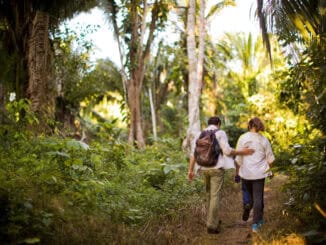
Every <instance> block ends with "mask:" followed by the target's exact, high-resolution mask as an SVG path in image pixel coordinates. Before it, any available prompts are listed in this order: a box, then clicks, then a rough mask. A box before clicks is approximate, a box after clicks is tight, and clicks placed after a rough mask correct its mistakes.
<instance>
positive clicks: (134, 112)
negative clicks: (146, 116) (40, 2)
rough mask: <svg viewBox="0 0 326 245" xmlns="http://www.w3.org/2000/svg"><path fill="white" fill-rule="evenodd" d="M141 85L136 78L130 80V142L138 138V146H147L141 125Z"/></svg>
mask: <svg viewBox="0 0 326 245" xmlns="http://www.w3.org/2000/svg"><path fill="white" fill-rule="evenodd" d="M140 101H141V87H140V86H138V84H137V81H135V80H134V79H132V80H130V81H129V85H128V106H129V110H130V130H129V137H128V141H129V143H131V144H132V143H134V141H135V140H136V143H137V146H138V147H139V148H142V147H144V146H145V141H144V137H143V130H142V127H141V125H142V124H141V109H140V108H141V106H140Z"/></svg>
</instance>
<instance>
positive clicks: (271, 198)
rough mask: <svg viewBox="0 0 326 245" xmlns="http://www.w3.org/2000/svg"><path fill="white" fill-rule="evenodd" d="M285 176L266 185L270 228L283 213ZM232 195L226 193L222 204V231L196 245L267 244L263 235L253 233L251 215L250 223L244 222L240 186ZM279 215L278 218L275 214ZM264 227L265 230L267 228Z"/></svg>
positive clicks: (266, 209) (266, 203)
mask: <svg viewBox="0 0 326 245" xmlns="http://www.w3.org/2000/svg"><path fill="white" fill-rule="evenodd" d="M285 180H286V177H285V176H281V175H279V176H276V177H274V178H273V179H272V180H267V181H266V184H265V198H264V202H265V211H264V220H265V222H266V224H265V225H264V226H266V227H268V224H269V223H273V219H274V218H275V217H276V216H279V215H280V213H281V212H282V210H281V206H282V203H280V202H281V201H282V199H283V198H282V195H283V194H282V193H281V192H280V187H281V185H282V184H283V183H284V182H285ZM233 190H234V191H232V193H231V194H230V193H227V190H225V192H224V198H223V201H222V204H221V219H222V231H221V233H220V234H218V235H208V234H205V235H203V236H202V237H201V238H200V239H198V243H197V242H195V243H196V244H223V245H224V244H225V245H232V244H266V243H267V240H266V239H267V238H266V237H264V236H263V235H261V234H253V233H252V232H251V224H252V216H253V212H251V213H250V216H249V219H248V221H243V220H242V197H241V191H240V186H238V187H237V188H234V189H233ZM276 213H278V214H277V215H276V216H275V214H276ZM266 227H265V228H264V227H262V230H263V229H265V230H266V229H267V228H266Z"/></svg>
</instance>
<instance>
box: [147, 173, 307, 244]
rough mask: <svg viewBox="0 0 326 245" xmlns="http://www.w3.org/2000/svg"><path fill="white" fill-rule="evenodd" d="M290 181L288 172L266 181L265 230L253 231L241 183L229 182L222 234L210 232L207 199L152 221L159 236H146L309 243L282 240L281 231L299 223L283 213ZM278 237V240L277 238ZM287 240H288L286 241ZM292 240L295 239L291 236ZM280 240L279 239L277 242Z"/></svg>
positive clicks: (164, 240) (169, 240)
mask: <svg viewBox="0 0 326 245" xmlns="http://www.w3.org/2000/svg"><path fill="white" fill-rule="evenodd" d="M286 181H287V177H286V176H284V175H276V176H275V177H274V178H273V179H271V180H269V179H268V180H266V183H265V198H264V201H265V209H264V220H265V224H264V225H263V226H262V228H261V232H259V233H258V234H253V233H252V232H251V224H252V215H253V213H252V212H251V213H250V216H249V219H248V221H246V222H245V221H243V220H242V193H241V190H240V184H235V183H225V188H224V190H223V198H222V201H221V208H220V210H221V211H220V218H221V220H222V226H221V227H222V229H221V232H220V233H219V234H207V232H206V225H205V224H206V209H205V203H204V200H203V201H202V202H201V205H199V206H194V205H193V204H192V205H191V204H190V206H189V207H184V209H183V210H181V212H179V213H178V214H174V215H173V216H172V217H171V218H170V219H168V220H164V221H163V222H161V221H160V222H158V223H157V224H151V225H150V226H151V228H147V229H148V230H151V232H149V233H150V234H152V235H153V234H155V237H146V238H145V240H146V241H152V242H153V241H155V243H154V244H178V245H179V244H193V245H211V244H212V245H213V244H214V245H216V244H217V245H241V244H273V245H280V244H289V245H290V244H296V245H301V244H305V243H304V241H303V240H302V241H301V242H300V239H298V237H297V236H295V241H294V242H291V241H290V240H289V238H288V237H286V238H282V239H283V240H282V241H281V242H278V241H279V238H280V234H281V233H282V232H283V234H284V231H287V229H288V228H289V227H290V225H289V224H292V225H293V224H294V223H295V222H294V221H293V220H291V218H290V217H287V216H286V215H283V214H284V213H286V211H285V210H284V203H285V202H286V200H287V197H286V194H285V193H284V192H282V191H280V188H281V186H282V185H283V184H284V183H285V182H286ZM290 237H291V236H290ZM274 239H275V240H274ZM284 239H285V240H284ZM291 239H292V238H291ZM277 240H278V241H277ZM271 241H273V242H271Z"/></svg>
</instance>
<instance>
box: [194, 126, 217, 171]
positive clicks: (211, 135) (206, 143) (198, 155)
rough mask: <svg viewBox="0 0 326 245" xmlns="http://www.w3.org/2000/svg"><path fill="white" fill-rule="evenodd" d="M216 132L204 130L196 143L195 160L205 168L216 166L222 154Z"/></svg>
mask: <svg viewBox="0 0 326 245" xmlns="http://www.w3.org/2000/svg"><path fill="white" fill-rule="evenodd" d="M216 131H217V129H216V130H204V131H202V132H201V134H200V136H199V138H198V139H197V141H196V146H195V154H194V155H195V160H196V162H197V164H198V165H200V166H203V167H213V166H215V165H216V163H217V160H218V156H219V154H221V153H222V150H221V147H220V144H219V143H218V141H217V139H216V136H215V133H216Z"/></svg>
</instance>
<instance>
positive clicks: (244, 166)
mask: <svg viewBox="0 0 326 245" xmlns="http://www.w3.org/2000/svg"><path fill="white" fill-rule="evenodd" d="M245 147H249V148H252V149H254V150H255V152H254V153H253V154H252V155H246V156H239V155H237V156H236V158H235V161H236V162H237V163H238V165H239V166H240V169H239V175H240V177H241V178H243V179H248V180H255V179H263V178H265V177H267V176H268V175H269V174H270V171H269V169H270V167H269V164H271V163H272V162H273V161H274V160H275V157H274V154H273V151H272V147H271V144H270V142H269V140H268V139H267V138H266V137H265V136H263V135H261V134H259V133H254V132H247V133H245V134H243V135H241V136H240V138H239V140H238V144H237V149H242V148H245Z"/></svg>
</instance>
